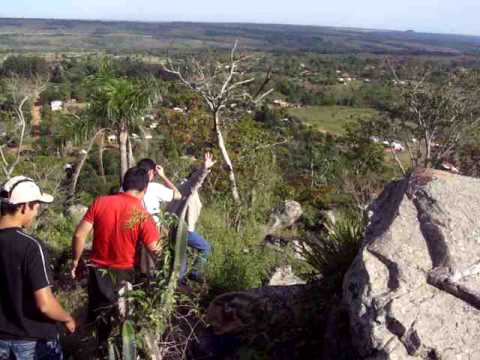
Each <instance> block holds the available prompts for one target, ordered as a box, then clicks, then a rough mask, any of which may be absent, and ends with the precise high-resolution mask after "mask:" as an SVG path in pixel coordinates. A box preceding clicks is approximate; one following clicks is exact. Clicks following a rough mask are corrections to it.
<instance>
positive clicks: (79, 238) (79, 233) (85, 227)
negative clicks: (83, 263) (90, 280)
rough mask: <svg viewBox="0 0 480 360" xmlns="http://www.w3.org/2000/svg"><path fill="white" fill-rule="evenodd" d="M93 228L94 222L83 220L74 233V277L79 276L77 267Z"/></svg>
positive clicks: (72, 271) (72, 273)
mask: <svg viewBox="0 0 480 360" xmlns="http://www.w3.org/2000/svg"><path fill="white" fill-rule="evenodd" d="M92 229H93V224H92V223H90V222H88V221H85V220H82V221H81V222H80V224H78V226H77V229H76V230H75V233H74V234H73V239H72V255H73V264H72V270H71V275H72V278H74V279H75V278H76V277H77V267H78V264H79V262H80V258H81V257H82V254H83V250H84V249H85V242H86V240H87V237H88V235H89V234H90V232H91V231H92Z"/></svg>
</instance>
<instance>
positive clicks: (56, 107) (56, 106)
mask: <svg viewBox="0 0 480 360" xmlns="http://www.w3.org/2000/svg"><path fill="white" fill-rule="evenodd" d="M50 108H51V109H52V111H60V110H62V108H63V101H60V100H54V101H52V102H51V103H50Z"/></svg>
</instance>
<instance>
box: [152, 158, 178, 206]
mask: <svg viewBox="0 0 480 360" xmlns="http://www.w3.org/2000/svg"><path fill="white" fill-rule="evenodd" d="M155 171H156V172H157V175H158V177H159V178H160V179H161V180H162V181H163V183H164V184H165V186H166V187H168V188H169V189H171V190H173V200H178V199H180V198H181V197H182V194H180V191H178V189H177V187H176V186H175V184H173V183H172V182H171V181H170V179H169V178H168V177H167V176H166V175H165V170H164V169H163V167H162V166H160V165H156V166H155Z"/></svg>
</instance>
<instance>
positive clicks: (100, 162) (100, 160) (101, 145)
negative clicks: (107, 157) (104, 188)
mask: <svg viewBox="0 0 480 360" xmlns="http://www.w3.org/2000/svg"><path fill="white" fill-rule="evenodd" d="M98 140H99V141H98V172H99V174H100V176H101V178H102V180H103V183H104V184H106V183H107V179H106V178H105V167H104V166H103V151H104V150H105V135H104V134H100V137H99V139H98Z"/></svg>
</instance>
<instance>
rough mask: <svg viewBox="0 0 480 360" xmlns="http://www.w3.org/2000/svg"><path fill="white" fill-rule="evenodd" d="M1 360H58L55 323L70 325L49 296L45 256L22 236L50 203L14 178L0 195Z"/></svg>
mask: <svg viewBox="0 0 480 360" xmlns="http://www.w3.org/2000/svg"><path fill="white" fill-rule="evenodd" d="M0 200H1V203H0V211H1V217H0V359H12V358H15V359H22V360H30V359H31V360H34V359H39V360H41V359H62V358H63V353H62V349H61V348H60V344H59V342H58V329H57V325H56V323H57V322H61V323H63V324H64V325H65V327H66V328H67V330H68V331H69V332H74V331H75V327H76V324H75V320H74V319H73V318H72V316H71V315H70V314H69V313H67V312H66V311H65V310H64V309H63V307H62V306H61V305H60V303H59V302H58V300H57V299H56V298H55V296H54V295H53V292H52V289H51V286H52V280H51V276H50V274H49V270H48V269H49V266H48V260H47V257H46V254H45V252H44V250H43V247H42V245H41V243H40V241H39V240H38V239H36V238H35V237H33V236H31V235H28V234H27V233H25V231H24V228H25V227H28V226H30V225H31V224H32V223H33V221H34V219H35V218H36V216H37V215H38V209H39V207H40V203H50V202H52V201H53V197H52V196H51V195H48V194H45V193H42V192H41V191H40V188H39V187H38V185H37V184H35V182H34V181H33V180H32V179H30V178H27V177H25V176H16V177H14V178H12V179H10V180H9V181H7V183H6V184H5V185H4V186H3V187H2V188H1V190H0Z"/></svg>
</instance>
